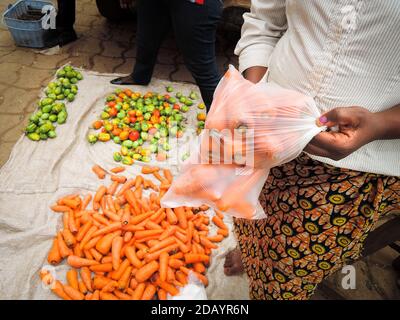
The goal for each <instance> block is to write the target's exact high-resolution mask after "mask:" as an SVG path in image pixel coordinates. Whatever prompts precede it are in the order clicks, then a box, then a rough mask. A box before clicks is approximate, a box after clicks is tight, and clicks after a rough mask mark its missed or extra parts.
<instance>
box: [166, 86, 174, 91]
mask: <svg viewBox="0 0 400 320" xmlns="http://www.w3.org/2000/svg"><path fill="white" fill-rule="evenodd" d="M165 90H167V92H172V91H174V88H172V87H171V86H167V87H166V88H165Z"/></svg>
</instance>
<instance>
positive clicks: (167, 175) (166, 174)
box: [163, 169, 173, 183]
mask: <svg viewBox="0 0 400 320" xmlns="http://www.w3.org/2000/svg"><path fill="white" fill-rule="evenodd" d="M163 173H164V177H165V178H166V179H167V180H168V182H169V183H172V180H173V176H172V173H171V170H169V169H164V170H163Z"/></svg>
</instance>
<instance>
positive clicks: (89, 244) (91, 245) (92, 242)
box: [82, 236, 101, 250]
mask: <svg viewBox="0 0 400 320" xmlns="http://www.w3.org/2000/svg"><path fill="white" fill-rule="evenodd" d="M100 239H101V236H97V237H94V238H92V239H90V240H89V241H88V242H87V243H86V244H85V245H84V246H83V248H82V249H84V250H90V249H92V248H94V246H95V245H96V244H97V242H98V241H99V240H100Z"/></svg>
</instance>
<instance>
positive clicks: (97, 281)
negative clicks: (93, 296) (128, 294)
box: [93, 275, 112, 292]
mask: <svg viewBox="0 0 400 320" xmlns="http://www.w3.org/2000/svg"><path fill="white" fill-rule="evenodd" d="M111 281H112V280H111V279H109V278H106V277H103V276H97V275H96V276H94V278H93V288H94V289H95V290H97V289H98V290H102V289H103V288H104V287H105V286H106V285H107V284H108V283H110V282H111ZM95 292H96V291H95Z"/></svg>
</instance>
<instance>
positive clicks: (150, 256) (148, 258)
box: [137, 244, 179, 262]
mask: <svg viewBox="0 0 400 320" xmlns="http://www.w3.org/2000/svg"><path fill="white" fill-rule="evenodd" d="M178 247H179V246H178V244H171V245H170V246H168V247H165V248H162V249H161V250H158V251H156V252H153V253H146V255H145V259H146V261H147V262H150V261H153V260H156V259H158V258H159V257H160V254H161V253H163V252H171V251H173V250H175V249H177V248H178ZM139 252H140V251H138V253H137V256H138V258H140V257H139Z"/></svg>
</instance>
